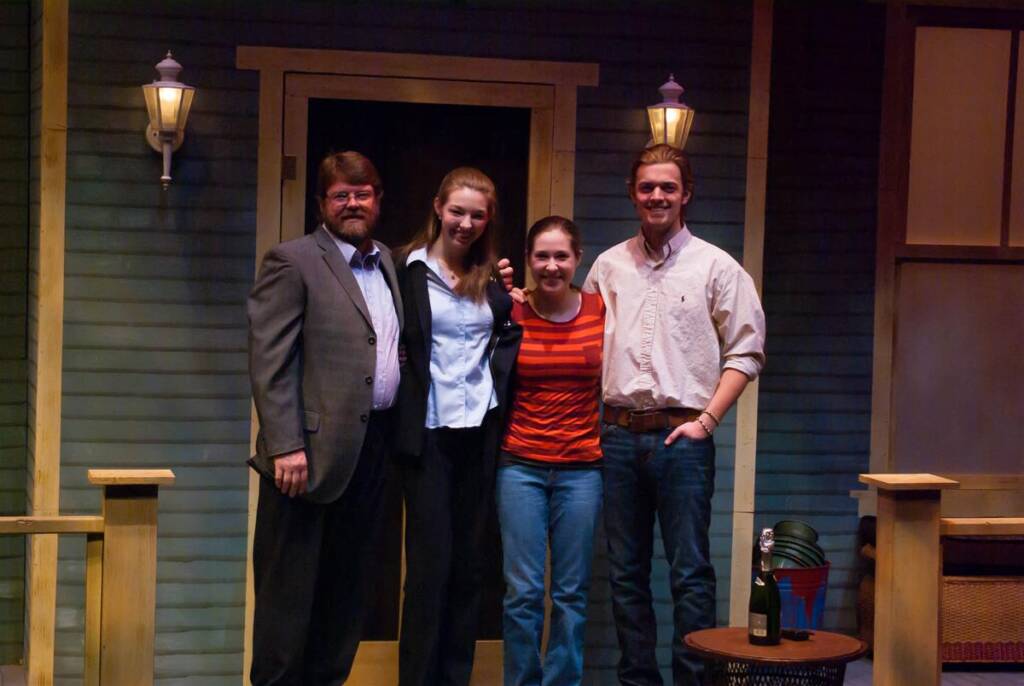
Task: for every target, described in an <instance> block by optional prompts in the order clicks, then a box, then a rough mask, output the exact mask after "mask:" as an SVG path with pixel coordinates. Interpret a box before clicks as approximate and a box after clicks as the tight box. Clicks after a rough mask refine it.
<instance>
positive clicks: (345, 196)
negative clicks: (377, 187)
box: [327, 191, 373, 205]
mask: <svg viewBox="0 0 1024 686" xmlns="http://www.w3.org/2000/svg"><path fill="white" fill-rule="evenodd" d="M350 198H355V201H356V202H357V203H359V204H360V205H362V204H364V203H367V202H370V200H372V199H373V191H356V192H355V193H349V192H348V191H338V192H337V193H330V194H328V195H327V199H328V200H330V201H331V202H332V203H334V204H335V205H347V204H348V201H349V199H350Z"/></svg>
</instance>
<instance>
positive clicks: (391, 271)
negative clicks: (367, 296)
mask: <svg viewBox="0 0 1024 686" xmlns="http://www.w3.org/2000/svg"><path fill="white" fill-rule="evenodd" d="M377 247H378V248H380V266H381V271H383V272H384V279H385V280H386V281H387V282H388V288H390V289H391V297H392V298H394V299H395V313H396V314H397V315H398V329H399V330H400V331H401V330H402V329H404V328H405V308H404V307H402V292H401V290H400V289H399V288H398V275H397V274H395V263H394V261H393V260H392V259H391V251H390V250H388V249H387V248H386V247H384V246H383V245H381V244H380V243H377Z"/></svg>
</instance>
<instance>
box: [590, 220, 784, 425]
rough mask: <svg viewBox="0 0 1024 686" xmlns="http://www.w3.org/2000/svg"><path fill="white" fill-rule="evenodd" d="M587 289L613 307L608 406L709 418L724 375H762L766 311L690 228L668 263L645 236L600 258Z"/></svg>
mask: <svg viewBox="0 0 1024 686" xmlns="http://www.w3.org/2000/svg"><path fill="white" fill-rule="evenodd" d="M583 289H584V290H585V291H589V292H596V293H600V294H601V297H602V298H603V299H604V302H605V306H606V307H607V315H606V319H605V334H604V375H603V380H602V385H603V398H604V402H605V403H607V404H610V405H616V406H618V407H626V408H632V409H653V408H666V407H678V408H691V409H698V410H699V409H703V408H705V407H707V404H708V401H710V400H711V396H712V395H713V394H714V392H715V388H716V387H717V385H718V381H719V379H720V378H721V375H722V370H723V369H736V370H739V371H741V372H743V373H744V374H746V375H747V376H748V377H749V378H751V379H753V378H755V377H756V376H757V375H758V374H759V373H760V371H761V368H762V367H763V366H764V339H765V322H764V311H763V310H762V309H761V302H760V300H759V298H758V295H757V290H756V288H755V287H754V282H753V279H751V278H750V275H749V274H747V273H746V272H745V271H744V270H743V268H742V267H741V266H740V265H739V264H738V263H737V262H736V260H734V259H733V258H732V257H731V256H730V255H729V254H728V253H726V252H725V251H724V250H721V249H720V248H717V247H715V246H714V245H711V244H710V243H708V242H707V241H703V240H701V239H699V238H697V237H695V236H694V235H693V234H691V233H690V231H689V230H688V229H687V228H686V227H685V226H684V227H683V228H682V230H681V231H680V232H679V233H678V234H676V235H675V236H673V237H672V239H671V240H670V241H669V243H668V244H667V245H666V246H665V248H664V256H663V259H660V260H656V259H654V258H653V257H652V256H651V255H650V253H649V252H648V250H646V249H645V241H644V238H643V234H642V233H638V234H637V235H636V236H634V237H633V238H630V239H629V240H627V241H625V242H623V243H619V244H618V245H616V246H613V247H612V248H609V249H608V250H606V251H605V252H603V253H601V255H599V256H598V258H597V260H596V261H595V262H594V266H593V267H592V268H591V270H590V273H589V274H588V275H587V279H586V282H585V283H584V285H583Z"/></svg>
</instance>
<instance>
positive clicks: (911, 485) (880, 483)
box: [859, 474, 960, 491]
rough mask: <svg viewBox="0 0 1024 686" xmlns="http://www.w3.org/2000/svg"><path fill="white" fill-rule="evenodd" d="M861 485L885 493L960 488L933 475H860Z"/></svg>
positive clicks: (949, 480)
mask: <svg viewBox="0 0 1024 686" xmlns="http://www.w3.org/2000/svg"><path fill="white" fill-rule="evenodd" d="M859 481H860V482H861V483H862V484H867V485H869V486H875V487H877V488H879V489H882V490H886V491H937V490H942V489H947V488H960V482H959V481H954V480H953V479H947V478H945V477H942V476H937V475H935V474H861V475H860V477H859Z"/></svg>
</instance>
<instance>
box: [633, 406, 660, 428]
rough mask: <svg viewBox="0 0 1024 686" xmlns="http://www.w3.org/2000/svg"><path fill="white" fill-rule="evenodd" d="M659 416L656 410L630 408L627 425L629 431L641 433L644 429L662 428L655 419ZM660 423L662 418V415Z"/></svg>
mask: <svg viewBox="0 0 1024 686" xmlns="http://www.w3.org/2000/svg"><path fill="white" fill-rule="evenodd" d="M659 417H661V414H660V412H659V411H658V410H630V411H629V427H627V428H628V429H629V430H630V431H632V432H634V433H643V432H645V431H653V430H654V429H662V428H664V427H663V426H661V425H660V424H659V422H657V421H652V420H656V419H658V418H659ZM661 419H662V423H663V422H664V418H663V417H662V418H661Z"/></svg>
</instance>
